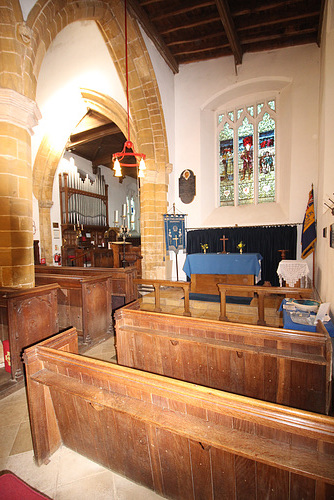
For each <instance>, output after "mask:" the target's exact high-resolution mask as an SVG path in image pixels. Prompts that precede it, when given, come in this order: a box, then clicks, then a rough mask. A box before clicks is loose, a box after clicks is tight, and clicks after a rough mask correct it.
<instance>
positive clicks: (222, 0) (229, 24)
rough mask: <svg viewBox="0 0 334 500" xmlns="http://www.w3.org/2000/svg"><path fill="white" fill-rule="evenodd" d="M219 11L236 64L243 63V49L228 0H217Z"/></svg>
mask: <svg viewBox="0 0 334 500" xmlns="http://www.w3.org/2000/svg"><path fill="white" fill-rule="evenodd" d="M216 5H217V9H218V12H219V15H220V18H221V22H222V24H223V27H224V30H225V33H226V36H227V38H228V40H229V42H230V45H231V49H232V52H233V55H234V60H235V64H236V65H237V64H241V63H242V48H241V45H240V41H239V39H238V36H237V32H236V30H235V26H234V22H233V19H232V16H231V12H230V8H229V6H228V3H227V0H216Z"/></svg>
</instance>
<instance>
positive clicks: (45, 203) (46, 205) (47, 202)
mask: <svg viewBox="0 0 334 500" xmlns="http://www.w3.org/2000/svg"><path fill="white" fill-rule="evenodd" d="M52 205H53V201H51V200H38V208H39V209H41V208H49V209H50V208H51V207H52Z"/></svg>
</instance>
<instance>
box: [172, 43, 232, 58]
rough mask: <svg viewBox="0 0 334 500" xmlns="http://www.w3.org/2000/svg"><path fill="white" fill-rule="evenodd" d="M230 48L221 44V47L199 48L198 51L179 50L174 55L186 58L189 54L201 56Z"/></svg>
mask: <svg viewBox="0 0 334 500" xmlns="http://www.w3.org/2000/svg"><path fill="white" fill-rule="evenodd" d="M226 48H230V45H229V44H222V45H217V44H216V45H213V46H211V47H201V48H199V49H193V50H180V51H176V52H175V53H176V55H178V56H187V55H190V54H202V53H204V52H214V51H216V50H221V49H226Z"/></svg>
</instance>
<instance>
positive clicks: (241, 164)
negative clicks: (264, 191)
mask: <svg viewBox="0 0 334 500" xmlns="http://www.w3.org/2000/svg"><path fill="white" fill-rule="evenodd" d="M253 136H254V126H253V125H252V124H251V123H249V121H248V118H244V120H243V122H242V125H241V126H240V127H239V129H238V204H239V205H245V204H247V203H254V168H253V156H254V155H253V151H254V148H253V144H254V140H253Z"/></svg>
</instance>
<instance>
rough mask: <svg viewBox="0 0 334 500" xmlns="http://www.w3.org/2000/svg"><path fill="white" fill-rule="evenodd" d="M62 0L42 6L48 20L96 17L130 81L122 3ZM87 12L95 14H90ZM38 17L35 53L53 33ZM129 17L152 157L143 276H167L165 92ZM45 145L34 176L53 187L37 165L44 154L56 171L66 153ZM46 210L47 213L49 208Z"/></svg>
mask: <svg viewBox="0 0 334 500" xmlns="http://www.w3.org/2000/svg"><path fill="white" fill-rule="evenodd" d="M61 5H62V7H61V8H60V9H59V10H58V7H59V6H60V2H57V1H56V0H54V1H50V2H47V6H48V10H47V11H45V9H43V14H44V16H45V17H46V22H47V23H50V24H54V21H53V15H57V16H58V17H60V18H61V19H62V20H63V23H62V24H61V23H58V26H62V28H63V27H65V25H66V24H68V22H69V21H68V20H69V19H70V20H71V21H76V20H80V19H91V20H94V21H95V22H96V23H97V25H98V27H99V29H100V31H101V33H102V34H103V37H104V39H105V41H106V45H107V47H108V50H109V53H110V55H111V57H112V59H113V62H114V64H115V67H116V69H117V71H118V73H119V76H120V79H121V81H122V82H123V84H124V86H125V81H126V79H125V61H124V33H123V30H124V5H123V2H121V1H115V2H113V3H112V6H111V5H110V4H107V3H104V2H98V8H97V2H93V1H91V2H90V1H88V2H87V1H84V2H82V1H80V0H79V1H77V2H75V4H72V5H71V7H70V6H68V4H66V5H64V4H63V3H61ZM90 7H92V10H90ZM93 7H94V8H93ZM87 12H89V13H90V14H89V15H88V14H87ZM38 18H39V16H36V18H35V20H34V22H33V23H32V27H36V28H37V26H38V28H37V31H38V32H39V34H40V40H41V41H40V44H39V47H38V48H37V51H36V53H39V54H40V53H41V50H42V49H41V44H43V45H44V47H45V49H46V48H47V46H48V45H47V44H48V43H49V38H47V40H46V39H45V32H44V31H43V30H40V28H39V24H38V22H37V20H38ZM128 20H129V26H128V32H129V33H130V37H131V43H129V44H128V54H129V60H128V65H129V73H128V75H129V98H130V114H131V118H132V124H133V131H134V137H135V141H136V147H137V148H138V150H140V151H142V152H143V153H145V154H146V156H147V162H146V166H147V171H146V176H145V179H144V180H143V182H142V185H141V234H142V253H143V275H144V276H150V277H152V278H153V277H155V278H164V277H165V273H166V271H165V258H164V256H165V252H164V236H163V221H162V217H161V214H162V213H164V212H165V211H166V208H167V183H166V165H167V164H168V152H167V140H166V131H165V124H164V118H163V111H162V105H161V99H160V94H159V90H158V85H157V82H156V78H155V75H154V71H153V67H152V65H151V61H150V59H149V56H148V53H147V50H146V47H145V44H144V41H143V38H142V36H141V33H140V30H139V28H138V25H137V23H136V22H134V21H133V20H132V19H131V17H130V16H129V14H128ZM30 21H32V20H30V19H29V18H28V22H30ZM129 28H130V29H129ZM58 31H60V29H58V30H57V29H56V27H55V31H54V32H53V37H55V36H56V34H57V33H58ZM43 35H44V36H43ZM39 61H40V60H39V59H38V61H37V60H36V65H37V64H38V62H39ZM36 69H37V68H36ZM131 89H135V90H131ZM97 101H98V100H97ZM97 101H95V102H96V105H100V104H101V103H99V102H97ZM104 105H105V103H104ZM108 109H109V112H110V111H111V110H112V107H108ZM118 125H119V126H120V128H121V129H123V130H124V126H123V127H122V119H120V121H119V123H118ZM124 131H125V130H124ZM45 148H47V144H46V143H44V144H43V154H42V150H41V156H39V157H38V158H36V162H35V166H34V181H35V180H36V182H38V179H39V180H42V181H43V182H42V184H43V185H44V187H47V188H48V187H49V185H50V179H47V175H43V176H38V175H36V176H35V168H36V167H37V166H38V162H39V161H40V159H43V158H44V159H45V158H48V162H50V168H51V171H50V173H51V172H52V170H53V171H55V167H56V161H57V159H58V161H59V157H60V154H61V153H62V152H59V151H58V152H56V154H55V152H54V151H53V152H51V151H45ZM42 161H43V160H42ZM57 163H58V162H57ZM44 166H45V164H44ZM49 170H50V169H49ZM44 187H43V188H42V189H41V186H39V187H37V186H35V183H34V192H36V191H38V192H40V193H41V192H45V191H46V190H45V189H44ZM39 199H40V198H38V200H39ZM44 201H46V200H44ZM40 213H41V212H40ZM43 213H44V214H45V211H44V212H43Z"/></svg>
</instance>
